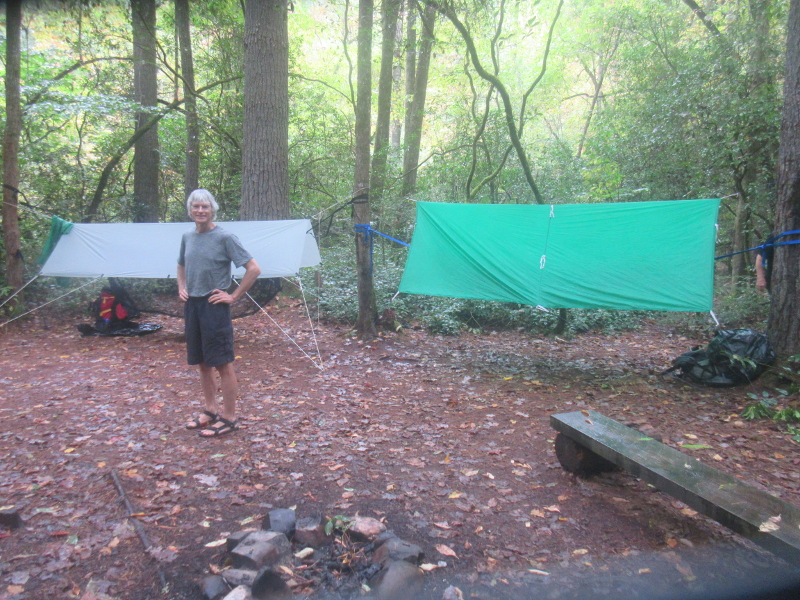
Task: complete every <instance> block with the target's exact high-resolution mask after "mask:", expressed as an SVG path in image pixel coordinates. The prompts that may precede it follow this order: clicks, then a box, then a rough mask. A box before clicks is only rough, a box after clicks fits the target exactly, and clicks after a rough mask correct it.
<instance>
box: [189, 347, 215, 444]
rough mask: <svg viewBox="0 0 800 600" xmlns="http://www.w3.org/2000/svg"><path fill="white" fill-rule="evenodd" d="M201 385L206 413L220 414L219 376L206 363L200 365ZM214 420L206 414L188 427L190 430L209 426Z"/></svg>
mask: <svg viewBox="0 0 800 600" xmlns="http://www.w3.org/2000/svg"><path fill="white" fill-rule="evenodd" d="M198 366H199V367H200V385H201V387H202V388H203V404H204V405H205V410H206V412H208V413H210V414H212V415H216V414H217V413H218V412H219V409H218V408H217V376H216V373H214V368H213V367H208V366H206V364H205V363H200V364H199V365H198ZM212 421H213V419H212V418H211V417H210V416H209V415H208V414H206V413H205V412H204V413H203V414H201V415H200V416H199V417H197V418H196V419H194V420H193V421H190V422H189V423H187V424H186V426H187V427H188V428H190V429H197V428H198V427H199V428H202V427H205V426H207V425H209V424H210V423H211V422H212Z"/></svg>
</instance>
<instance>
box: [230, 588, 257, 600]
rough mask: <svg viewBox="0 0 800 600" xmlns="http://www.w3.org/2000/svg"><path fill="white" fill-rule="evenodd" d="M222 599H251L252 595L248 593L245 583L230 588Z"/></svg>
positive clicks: (248, 589)
mask: <svg viewBox="0 0 800 600" xmlns="http://www.w3.org/2000/svg"><path fill="white" fill-rule="evenodd" d="M222 600H253V595H252V594H251V593H250V588H249V587H247V586H246V585H240V586H239V587H237V588H234V589H232V590H231V592H230V593H229V594H228V595H227V596H225V597H224V598H223V599H222Z"/></svg>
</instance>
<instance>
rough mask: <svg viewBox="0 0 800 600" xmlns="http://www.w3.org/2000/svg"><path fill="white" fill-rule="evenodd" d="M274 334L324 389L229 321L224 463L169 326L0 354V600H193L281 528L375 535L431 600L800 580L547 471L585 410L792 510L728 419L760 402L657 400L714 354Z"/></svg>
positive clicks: (791, 463)
mask: <svg viewBox="0 0 800 600" xmlns="http://www.w3.org/2000/svg"><path fill="white" fill-rule="evenodd" d="M267 310H268V312H269V314H270V315H271V316H272V318H274V319H275V321H276V322H277V323H279V324H280V326H281V327H282V328H283V329H284V330H286V332H288V333H289V334H291V336H292V337H293V338H294V339H295V340H296V341H297V342H298V343H299V345H300V346H301V347H302V348H303V349H304V350H305V351H306V352H307V353H308V354H310V355H311V356H314V357H315V356H316V354H317V352H316V347H315V341H314V335H315V336H316V341H317V342H318V346H319V351H320V354H321V357H322V359H323V361H324V369H323V370H320V369H318V368H317V367H316V366H315V364H313V363H312V361H311V360H310V359H309V358H308V357H307V356H305V355H304V354H303V353H302V352H301V351H300V350H298V349H297V347H295V346H294V345H293V344H292V343H291V342H289V341H288V340H287V339H286V338H285V337H284V336H283V334H281V332H280V331H279V330H278V329H277V328H276V327H275V326H274V325H273V324H272V323H271V322H270V321H269V320H268V319H267V318H265V317H264V316H263V315H256V316H251V317H247V318H244V319H240V320H237V321H236V338H237V346H236V352H237V358H238V360H237V363H236V364H237V371H238V374H239V379H240V404H239V418H240V423H241V429H240V430H239V431H237V432H234V433H233V434H231V435H227V436H224V437H221V438H218V439H200V438H199V437H198V435H197V432H194V431H189V430H186V429H185V428H184V424H185V422H186V421H187V420H188V419H190V418H191V417H193V416H196V415H197V414H198V412H199V408H200V403H199V401H198V397H199V394H200V388H199V380H198V376H197V373H196V370H195V368H191V367H188V366H187V365H186V364H185V355H184V346H183V341H182V322H181V321H180V320H177V319H172V318H168V317H156V318H153V319H140V320H147V321H151V322H157V323H160V324H162V325H163V329H162V330H160V331H158V332H156V333H153V334H151V335H147V336H143V337H138V338H124V337H82V336H81V335H80V334H79V333H78V331H77V330H76V325H77V324H80V323H82V322H86V320H85V319H81V318H80V317H77V316H66V317H65V316H63V315H62V316H60V317H57V316H49V317H48V316H38V317H36V318H35V319H34V320H31V321H28V322H27V323H24V324H23V325H20V326H18V327H15V326H12V327H8V328H5V329H3V330H0V331H2V333H0V418H1V420H0V424H1V426H0V458H1V460H2V469H1V471H0V472H2V478H0V505H3V506H6V507H8V506H14V507H16V508H17V509H18V510H19V511H20V513H21V515H22V517H23V519H24V521H25V524H24V526H23V527H21V528H18V529H13V530H4V529H0V599H3V600H12V599H13V600H16V599H26V600H27V599H43V598H82V599H83V600H98V599H100V598H112V599H115V600H143V599H153V600H155V599H160V598H173V599H199V598H201V597H202V596H201V594H200V591H199V587H198V582H199V581H200V580H201V579H202V578H203V576H204V575H205V574H207V573H209V572H210V570H213V569H215V568H216V567H218V566H219V565H220V560H221V556H222V549H221V548H220V547H219V546H214V544H213V542H215V541H217V540H220V539H223V538H224V537H225V536H226V535H227V534H229V533H231V532H235V531H238V530H240V529H242V528H243V527H244V524H247V523H253V522H254V521H255V524H256V525H258V523H259V522H260V519H261V517H262V516H263V515H265V514H267V513H268V512H269V510H271V509H272V508H289V507H294V508H295V510H296V513H297V516H298V517H304V516H311V515H313V514H315V513H316V514H322V515H324V516H335V515H355V514H356V513H358V514H359V515H361V516H369V517H375V518H379V519H382V520H384V522H385V523H386V526H387V527H388V528H389V529H391V530H393V531H394V532H395V533H397V535H398V536H400V537H401V538H403V539H405V540H407V541H409V542H411V543H414V544H418V545H419V546H421V547H422V548H423V550H424V551H425V554H426V561H427V562H429V563H432V564H441V565H442V566H441V568H437V569H436V570H433V571H431V572H429V573H428V574H426V576H425V581H426V583H425V586H424V591H423V594H424V597H425V598H431V599H433V598H436V599H439V598H441V597H442V592H443V590H444V589H445V588H446V587H448V586H449V585H455V586H458V587H459V588H460V589H461V590H463V591H464V597H465V598H530V597H534V596H535V597H541V598H554V599H556V598H558V599H560V598H599V597H609V598H656V597H658V598H662V597H675V598H678V597H680V598H692V597H697V598H712V597H725V595H726V594H731V593H732V591H736V592H737V593H740V592H741V591H742V590H743V589H745V588H746V587H747V586H755V587H756V588H758V587H759V586H769V585H770V583H774V582H775V581H779V580H780V579H781V578H782V577H790V576H792V575H796V571H794V570H793V569H792V568H791V567H789V566H788V565H786V564H785V563H783V562H781V561H779V560H778V559H776V558H774V557H773V556H772V555H770V554H768V553H766V552H764V551H762V550H760V549H758V548H757V547H756V546H754V545H753V544H751V543H750V542H748V541H745V540H743V539H742V538H740V537H738V536H737V535H735V534H733V533H730V532H728V531H727V530H725V529H724V528H722V527H721V526H719V525H717V524H716V523H714V522H713V521H710V520H709V519H706V518H704V517H702V516H701V515H698V514H696V513H695V512H694V511H692V510H691V509H689V508H688V507H686V506H685V505H683V504H681V503H680V502H678V501H676V500H675V499H673V498H671V497H670V496H668V495H666V494H664V493H662V492H659V491H657V490H655V489H654V488H652V487H649V486H647V485H646V484H644V483H643V482H641V481H640V480H637V479H635V478H633V477H630V476H628V475H626V474H624V473H613V474H607V475H603V476H598V477H594V478H590V479H579V478H576V477H574V476H572V475H570V474H568V473H566V472H564V471H563V470H562V469H561V468H560V465H559V464H558V461H557V459H556V457H555V453H554V449H553V439H554V436H555V432H554V431H553V430H552V429H551V428H550V426H549V417H550V415H551V414H553V413H559V412H568V411H572V410H579V409H589V408H591V409H594V410H596V411H598V412H601V413H603V414H605V415H607V416H609V417H611V418H614V419H617V420H619V421H621V422H624V423H627V424H633V425H650V426H652V427H653V428H655V430H656V431H657V432H658V433H659V434H661V435H662V436H663V439H664V441H665V443H668V444H669V445H672V446H674V447H680V446H682V445H684V446H685V445H689V446H691V448H686V447H684V449H683V451H684V452H686V453H687V454H690V455H692V456H696V457H697V458H699V459H700V460H702V461H704V462H707V463H708V464H711V465H713V466H715V467H717V468H719V469H721V470H723V471H727V472H729V473H731V474H733V475H735V476H737V477H741V478H742V480H743V481H746V482H749V483H751V484H752V485H755V486H757V487H759V488H761V489H765V490H768V491H769V492H771V493H773V494H775V495H777V496H780V497H781V498H783V499H785V500H786V501H788V502H791V503H793V504H796V505H800V445H798V444H797V443H796V442H794V441H793V440H792V439H791V437H790V436H789V435H788V434H787V433H785V431H783V430H782V429H781V428H779V427H778V426H777V425H775V424H774V423H773V422H771V421H764V420H760V421H746V420H744V419H741V418H740V417H739V416H738V415H739V414H740V413H741V411H742V410H743V408H744V407H745V405H746V404H747V403H748V402H750V399H749V398H748V397H747V393H748V392H757V393H760V392H761V389H762V386H765V385H766V384H767V382H762V381H759V382H756V385H754V386H751V387H747V388H734V389H726V390H717V389H710V388H708V389H699V388H696V387H692V386H689V385H686V384H685V383H682V382H681V381H679V380H677V379H675V378H673V377H671V376H667V377H664V378H662V377H659V376H658V374H659V373H660V372H661V371H662V370H664V369H665V368H667V367H668V366H669V365H670V362H671V360H672V359H673V358H675V357H677V356H678V355H680V354H681V353H683V352H685V351H687V350H689V349H690V348H691V347H692V346H694V345H699V344H704V343H706V342H707V341H708V340H705V339H690V338H687V337H684V336H682V335H679V334H678V333H677V332H674V331H671V330H670V329H669V328H668V327H666V326H664V325H659V324H657V323H653V322H651V323H645V324H644V326H643V327H642V328H641V329H639V330H636V331H631V332H627V333H618V334H607V335H597V334H592V333H587V334H583V335H580V336H577V337H574V338H571V339H561V338H558V337H532V336H528V335H524V334H521V333H518V332H499V333H490V334H485V335H474V334H464V335H462V336H460V337H457V338H447V337H440V336H433V335H429V334H427V333H425V332H423V331H421V330H414V329H408V330H403V331H401V332H400V333H388V334H382V335H381V337H380V339H378V340H376V341H374V342H371V343H361V342H358V341H356V340H354V339H353V338H352V333H351V332H350V331H349V330H348V328H347V327H345V326H336V325H325V324H315V327H314V330H313V332H314V333H313V334H312V329H311V327H310V326H309V322H308V320H307V319H306V318H305V311H304V309H303V307H302V306H301V305H299V304H298V303H297V302H296V301H294V300H290V299H279V300H278V301H277V302H276V303H273V305H271V306H270V307H269V308H268V309H267ZM794 400H796V398H795V399H794ZM112 474H116V476H117V478H118V480H119V482H120V484H121V487H122V489H123V490H124V494H125V496H126V497H127V498H128V500H129V501H130V503H131V504H132V506H133V507H134V510H135V511H136V513H135V514H136V516H135V517H134V518H135V519H136V520H138V522H139V523H140V524H141V527H142V528H143V531H144V532H145V533H146V536H147V538H148V539H149V541H150V542H151V543H152V545H153V548H152V549H151V551H150V553H147V552H145V549H144V547H143V544H142V541H141V537H140V536H138V535H137V533H136V529H135V528H134V526H133V519H131V518H130V513H129V512H128V509H127V508H126V506H125V504H124V503H123V502H122V501H121V496H120V492H119V490H118V488H117V486H116V485H115V483H114V481H113V475H112ZM256 519H258V521H256ZM209 543H211V545H210V546H207V545H206V544H209ZM442 550H443V551H444V552H442ZM440 561H443V562H442V563H440ZM159 576H161V577H163V580H164V581H165V582H166V588H163V587H162V583H161V581H160V577H159ZM729 597H730V596H729Z"/></svg>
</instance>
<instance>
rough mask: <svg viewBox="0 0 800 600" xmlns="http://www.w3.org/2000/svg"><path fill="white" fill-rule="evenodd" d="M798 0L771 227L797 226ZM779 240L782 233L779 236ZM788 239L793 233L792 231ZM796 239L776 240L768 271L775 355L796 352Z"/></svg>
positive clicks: (799, 323)
mask: <svg viewBox="0 0 800 600" xmlns="http://www.w3.org/2000/svg"><path fill="white" fill-rule="evenodd" d="M798 131H800V0H791V3H790V5H789V19H788V24H787V27H786V75H785V78H784V84H783V118H782V120H781V137H780V150H779V151H778V174H777V178H778V196H777V201H776V206H775V233H783V232H786V231H793V230H796V229H800V136H799V135H798V133H797V132H798ZM783 239H784V240H785V239H786V238H783ZM790 239H797V236H793V238H790ZM798 257H800V244H794V245H790V246H778V247H776V248H775V259H774V266H773V271H772V296H771V302H770V313H769V325H768V335H769V338H770V341H771V342H772V344H773V345H774V346H775V350H776V352H777V353H778V355H780V356H788V355H792V354H796V353H799V352H800V258H798Z"/></svg>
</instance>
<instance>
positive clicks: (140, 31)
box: [131, 0, 161, 223]
mask: <svg viewBox="0 0 800 600" xmlns="http://www.w3.org/2000/svg"><path fill="white" fill-rule="evenodd" d="M131 22H132V25H133V96H134V100H135V101H136V103H137V104H139V109H138V110H137V112H136V129H139V128H141V127H143V126H144V125H145V124H147V123H148V121H150V119H151V117H152V116H153V112H154V111H153V110H152V109H154V108H155V106H156V104H157V103H158V81H157V74H158V70H157V69H156V40H155V34H156V3H155V0H131ZM160 164H161V160H160V153H159V148H158V126H157V125H156V126H153V127H150V128H149V129H148V130H147V132H146V133H145V134H144V135H142V136H141V137H140V138H139V140H138V141H137V142H136V146H135V147H134V154H133V220H134V222H136V223H153V222H157V221H158V220H159V217H160V216H161V202H160V199H159V194H158V181H159V171H160Z"/></svg>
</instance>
